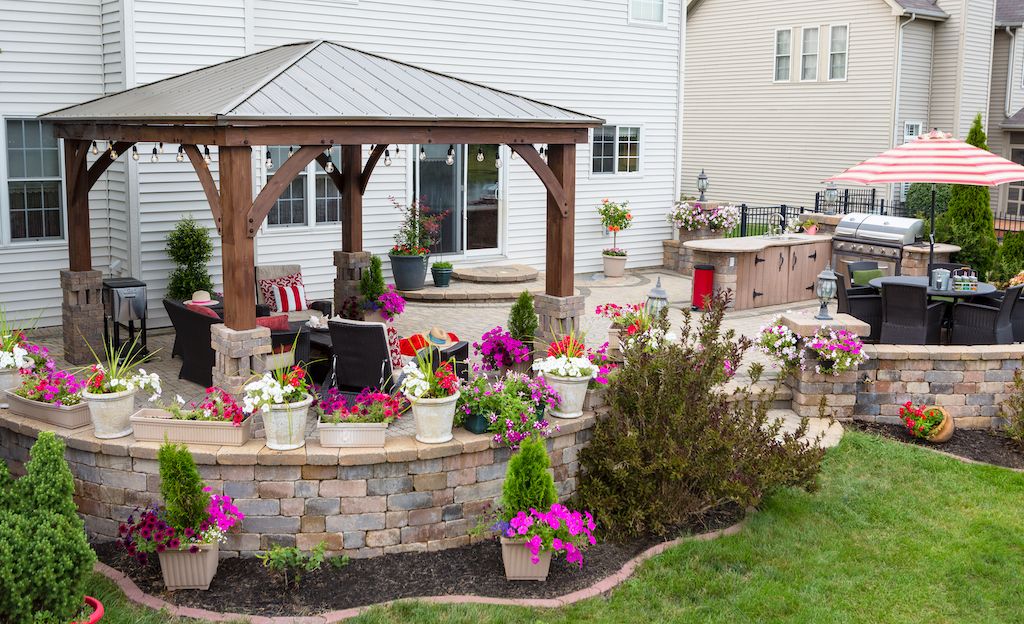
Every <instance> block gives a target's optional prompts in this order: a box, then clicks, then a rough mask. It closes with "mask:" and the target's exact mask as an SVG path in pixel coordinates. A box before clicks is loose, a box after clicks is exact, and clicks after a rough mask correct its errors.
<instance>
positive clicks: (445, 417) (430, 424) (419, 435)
mask: <svg viewBox="0 0 1024 624" xmlns="http://www.w3.org/2000/svg"><path fill="white" fill-rule="evenodd" d="M405 396H406V398H407V399H409V403H411V404H412V416H413V419H414V420H415V422H416V439H417V440H418V441H420V442H423V443H424V444H443V443H444V442H447V441H448V440H451V439H452V437H454V436H453V435H452V426H453V425H454V423H455V403H456V402H457V401H458V400H459V393H458V392H456V393H455V394H453V395H452V396H450V397H445V398H443V399H417V398H415V397H412V396H409V395H408V394H406V395H405Z"/></svg>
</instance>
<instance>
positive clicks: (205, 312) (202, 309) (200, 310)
mask: <svg viewBox="0 0 1024 624" xmlns="http://www.w3.org/2000/svg"><path fill="white" fill-rule="evenodd" d="M185 307H186V308H188V309H189V310H192V311H193V312H195V313H196V314H199V315H202V316H208V317H210V318H215V319H217V320H218V321H219V320H220V316H219V315H218V314H217V313H216V312H214V311H213V310H212V309H211V308H208V307H206V306H201V305H196V304H194V303H188V304H185Z"/></svg>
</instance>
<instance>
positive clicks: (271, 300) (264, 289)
mask: <svg viewBox="0 0 1024 624" xmlns="http://www.w3.org/2000/svg"><path fill="white" fill-rule="evenodd" d="M302 285H303V283H302V273H292V274H291V275H285V276H284V277H275V278H272V279H265V280H260V283H259V287H260V295H262V296H263V302H264V303H265V304H267V305H268V306H270V309H271V310H273V311H274V312H280V311H281V310H279V309H278V308H276V307H275V306H276V305H277V304H276V302H275V297H274V290H275V287H277V286H302Z"/></svg>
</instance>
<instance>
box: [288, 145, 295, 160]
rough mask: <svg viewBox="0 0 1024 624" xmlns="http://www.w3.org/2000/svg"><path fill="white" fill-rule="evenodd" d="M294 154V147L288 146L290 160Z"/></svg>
mask: <svg viewBox="0 0 1024 624" xmlns="http://www.w3.org/2000/svg"><path fill="white" fill-rule="evenodd" d="M294 153H295V152H294V151H292V146H291V145H289V146H288V158H291V157H292V154H294Z"/></svg>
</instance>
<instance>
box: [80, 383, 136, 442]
mask: <svg viewBox="0 0 1024 624" xmlns="http://www.w3.org/2000/svg"><path fill="white" fill-rule="evenodd" d="M136 392H137V391H136V390H122V391H121V392H111V393H107V394H93V393H91V392H88V391H85V392H82V398H83V399H85V402H86V404H87V405H88V406H89V417H90V418H91V419H92V426H93V435H94V436H96V437H97V438H100V439H101V440H109V439H112V438H123V437H125V436H128V435H131V433H132V424H131V422H130V420H129V419H130V418H131V415H132V414H133V413H134V412H135V393H136Z"/></svg>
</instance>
